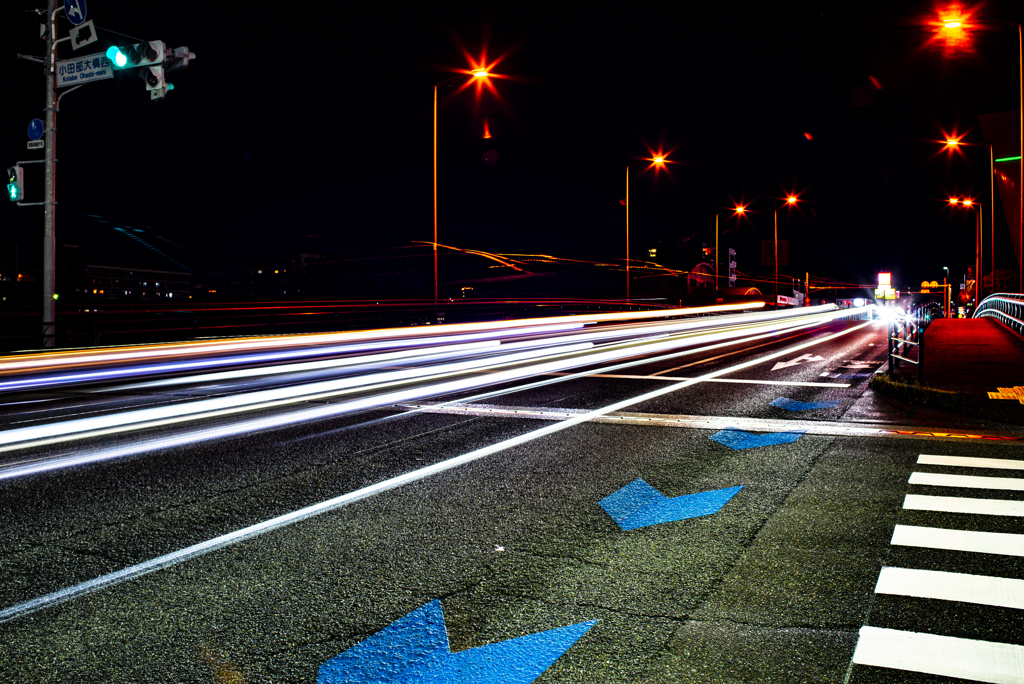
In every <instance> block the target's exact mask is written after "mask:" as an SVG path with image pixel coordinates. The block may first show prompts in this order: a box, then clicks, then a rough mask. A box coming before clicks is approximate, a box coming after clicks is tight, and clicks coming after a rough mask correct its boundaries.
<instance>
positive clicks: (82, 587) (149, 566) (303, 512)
mask: <svg viewBox="0 0 1024 684" xmlns="http://www.w3.org/2000/svg"><path fill="white" fill-rule="evenodd" d="M867 325H870V322H867V323H863V324H861V325H858V326H854V327H852V328H849V329H847V330H844V331H842V332H839V333H835V334H832V335H828V336H826V337H823V338H820V339H816V340H811V341H809V342H804V343H802V344H799V345H796V346H794V347H787V348H786V349H783V350H780V351H777V352H773V353H771V354H766V355H765V356H762V357H759V358H756V359H752V360H750V361H745V362H743V363H740V364H737V365H735V366H730V367H728V368H723V369H720V370H717V371H712V372H710V373H706V374H704V375H702V376H700V377H697V378H694V379H692V380H685V381H682V382H678V383H674V384H672V385H669V386H666V387H662V388H659V389H657V390H653V391H651V392H647V393H644V394H641V395H639V396H636V397H633V398H631V399H625V400H623V401H619V402H616V403H614V404H609V405H608V406H605V407H603V408H600V409H596V410H594V411H588V412H587V413H582V414H580V415H578V416H575V417H573V418H570V419H568V420H565V421H562V422H559V423H553V424H550V425H546V426H544V427H543V428H540V429H538V430H532V431H530V432H528V433H525V434H522V435H519V436H517V437H513V438H511V439H506V440H504V441H501V442H498V443H496V444H492V445H490V446H487V447H484V448H482V449H477V450H475V451H471V452H469V453H466V454H462V455H461V456H456V457H454V458H450V459H448V460H445V461H441V462H440V463H435V464H433V465H429V466H425V467H423V468H419V469H417V470H413V471H411V472H408V473H404V474H402V475H398V476H396V477H392V478H389V479H387V480H383V481H381V482H378V483H375V484H372V485H369V486H367V487H363V488H361V489H357V490H355V491H352V492H349V493H347V494H343V495H341V496H338V497H335V498H332V499H328V500H326V501H321V502H320V503H317V504H313V505H311V506H307V507H305V508H301V509H299V510H296V511H292V512H290V513H286V514H284V515H280V516H278V517H276V518H272V519H270V520H266V521H264V522H262V523H258V524H256V525H250V526H249V527H245V528H242V529H240V530H236V531H234V532H230V533H228V534H224V535H221V536H219V537H215V538H213V539H210V540H207V541H205V542H200V543H199V544H194V545H192V546H189V547H186V548H184V549H180V550H178V551H174V552H172V553H169V554H165V555H163V556H159V557H157V558H153V559H151V560H148V561H145V562H143V563H139V564H137V565H132V566H130V567H127V568H124V569H122V570H118V571H116V572H112V573H109V574H106V575H102V576H100V577H97V578H95V579H92V580H89V581H86V582H82V583H80V584H76V585H74V586H71V587H67V588H65V589H61V590H59V591H56V592H53V593H51V594H46V595H44V596H40V597H38V598H35V599H32V600H29V601H25V602H23V603H19V604H17V605H14V606H11V607H9V608H6V609H4V610H0V622H7V621H9V620H13V619H15V618H18V617H21V616H23V615H27V614H28V613H32V612H35V611H37V610H41V609H43V608H47V607H50V606H54V605H57V604H59V603H63V602H65V601H68V600H70V599H73V598H77V597H80V596H84V595H86V594H90V593H93V592H95V591H98V590H100V589H103V588H106V587H110V586H113V585H115V584H120V583H122V582H125V581H127V580H130V579H134V578H137V577H141V576H143V575H147V574H149V573H152V572H155V571H157V570H161V569H164V568H168V567H172V566H174V565H178V564H180V563H183V562H185V561H187V560H190V559H192V558H196V557H199V556H202V555H205V554H207V553H210V552H211V551H216V550H218V549H222V548H225V547H227V546H231V545H234V544H237V543H239V542H242V541H245V540H247V539H252V538H254V537H257V536H259V535H262V534H265V533H267V532H270V531H273V530H277V529H280V528H282V527H286V526H288V525H293V524H295V523H297V522H300V521H303V520H307V519H309V518H312V517H314V516H317V515H321V514H323V513H327V512H329V511H333V510H335V509H338V508H341V507H342V506H347V505H348V504H350V503H354V502H356V501H360V500H362V499H366V498H369V497H371V496H374V495H376V494H380V493H383V492H386V491H389V490H391V489H395V488H397V487H401V486H403V485H407V484H410V483H412V482H417V481H420V480H423V479H426V478H429V477H431V476H433V475H437V474H438V473H442V472H445V471H448V470H451V469H453V468H457V467H459V466H462V465H466V464H467V463H472V462H473V461H476V460H479V459H481V458H484V457H485V456H490V455H492V454H495V453H498V452H500V451H505V450H507V449H510V448H512V447H515V446H519V445H522V444H527V443H529V442H532V441H535V440H537V439H540V438H541V437H546V436H548V435H551V434H554V433H556V432H560V431H562V430H566V429H568V428H570V427H573V426H575V425H579V424H580V423H584V422H587V421H590V420H593V419H594V418H597V417H600V416H603V415H605V414H608V413H612V412H614V411H621V410H622V409H625V408H628V407H629V406H632V405H634V404H639V403H642V402H645V401H649V400H651V399H656V398H658V397H660V396H664V395H666V394H669V393H671V392H676V391H678V390H680V389H683V388H685V387H689V386H691V385H695V384H697V383H700V382H703V381H704V380H709V379H711V378H716V377H719V376H721V375H726V374H728V373H733V372H735V371H738V370H742V369H744V368H750V367H752V366H755V365H757V364H760V363H764V362H766V361H771V360H773V359H776V358H779V357H781V356H785V355H788V354H791V353H792V352H794V351H799V350H800V349H806V348H808V347H811V346H814V345H817V344H822V343H825V342H828V341H830V340H833V339H836V338H839V337H842V336H844V335H848V334H850V333H852V332H855V331H857V330H860V329H861V328H863V327H865V326H867Z"/></svg>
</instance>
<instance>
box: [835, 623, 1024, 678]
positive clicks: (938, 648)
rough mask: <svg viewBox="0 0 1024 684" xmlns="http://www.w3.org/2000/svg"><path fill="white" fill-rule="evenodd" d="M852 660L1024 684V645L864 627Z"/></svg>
mask: <svg viewBox="0 0 1024 684" xmlns="http://www.w3.org/2000/svg"><path fill="white" fill-rule="evenodd" d="M853 662H854V663H856V664H858V665H873V666H875V667H888V668H893V669H897V670H910V671H912V672H924V673H927V674H934V675H940V676H944V677H961V678H963V679H971V680H974V681H979V682H993V683H994V684H1024V646H1016V645H1014V644H1002V643H997V642H993V641H979V640H977V639H961V638H959V637H949V636H940V635H938V634H924V633H922V632H905V631H902V630H898V629H885V628H882V627H868V626H864V627H861V628H860V639H858V641H857V649H856V650H855V651H854V653H853Z"/></svg>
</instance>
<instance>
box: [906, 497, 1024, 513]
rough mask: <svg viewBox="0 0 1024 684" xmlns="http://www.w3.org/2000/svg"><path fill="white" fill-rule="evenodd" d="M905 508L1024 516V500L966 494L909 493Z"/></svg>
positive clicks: (909, 509)
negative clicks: (978, 497) (928, 494)
mask: <svg viewBox="0 0 1024 684" xmlns="http://www.w3.org/2000/svg"><path fill="white" fill-rule="evenodd" d="M903 508H905V509H907V510H908V511H934V512H936V513H972V514H974V515H1010V516H1016V517H1021V516H1024V501H1010V500H1008V499H971V498H968V497H965V496H925V495H924V494H907V496H906V498H905V499H903Z"/></svg>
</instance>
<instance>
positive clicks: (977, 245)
mask: <svg viewBox="0 0 1024 684" xmlns="http://www.w3.org/2000/svg"><path fill="white" fill-rule="evenodd" d="M949 205H950V206H951V207H955V206H961V207H963V208H964V209H967V210H970V209H975V212H974V216H975V226H974V303H975V306H977V305H978V304H980V303H981V286H982V283H983V282H984V277H983V275H982V268H983V267H984V264H983V263H982V246H981V241H982V230H981V227H982V225H983V223H984V218H983V213H984V205H982V203H981V202H978V201H976V200H975V199H973V198H971V197H964V198H963V199H959V198H957V197H950V198H949ZM995 279H996V269H995V262H993V263H992V289H993V291H994V290H995V284H996V283H995Z"/></svg>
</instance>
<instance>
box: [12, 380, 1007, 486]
mask: <svg viewBox="0 0 1024 684" xmlns="http://www.w3.org/2000/svg"><path fill="white" fill-rule="evenodd" d="M705 382H707V381H705ZM398 406H400V407H402V408H407V409H411V410H415V411H420V412H423V413H449V414H457V415H471V416H488V417H492V418H496V417H503V416H504V417H508V418H534V419H538V420H567V419H568V418H571V417H573V416H576V415H578V414H580V413H583V412H584V410H583V409H564V408H550V407H542V406H497V405H493V404H468V403H467V404H451V403H443V402H439V403H432V402H423V403H404V404H399V405H398ZM593 421H594V422H595V423H617V424H619V425H657V426H660V427H677V428H692V429H698V430H724V429H725V428H728V427H734V428H739V429H740V430H751V431H754V432H758V431H760V432H779V431H782V432H785V431H788V430H804V431H805V433H806V434H808V435H828V436H833V437H899V438H909V437H913V438H915V439H957V440H960V439H994V440H1019V439H1020V438H1019V437H998V436H986V435H968V434H959V433H946V432H934V428H906V429H900V430H897V429H894V428H893V427H892V426H888V425H887V426H882V425H878V424H875V425H859V424H856V423H849V422H839V421H824V420H783V419H778V418H743V417H736V416H689V415H677V414H665V413H626V412H622V413H619V412H611V413H608V414H605V415H602V416H599V417H597V418H594V419H593ZM901 427H902V426H901ZM0 472H2V471H0Z"/></svg>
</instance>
